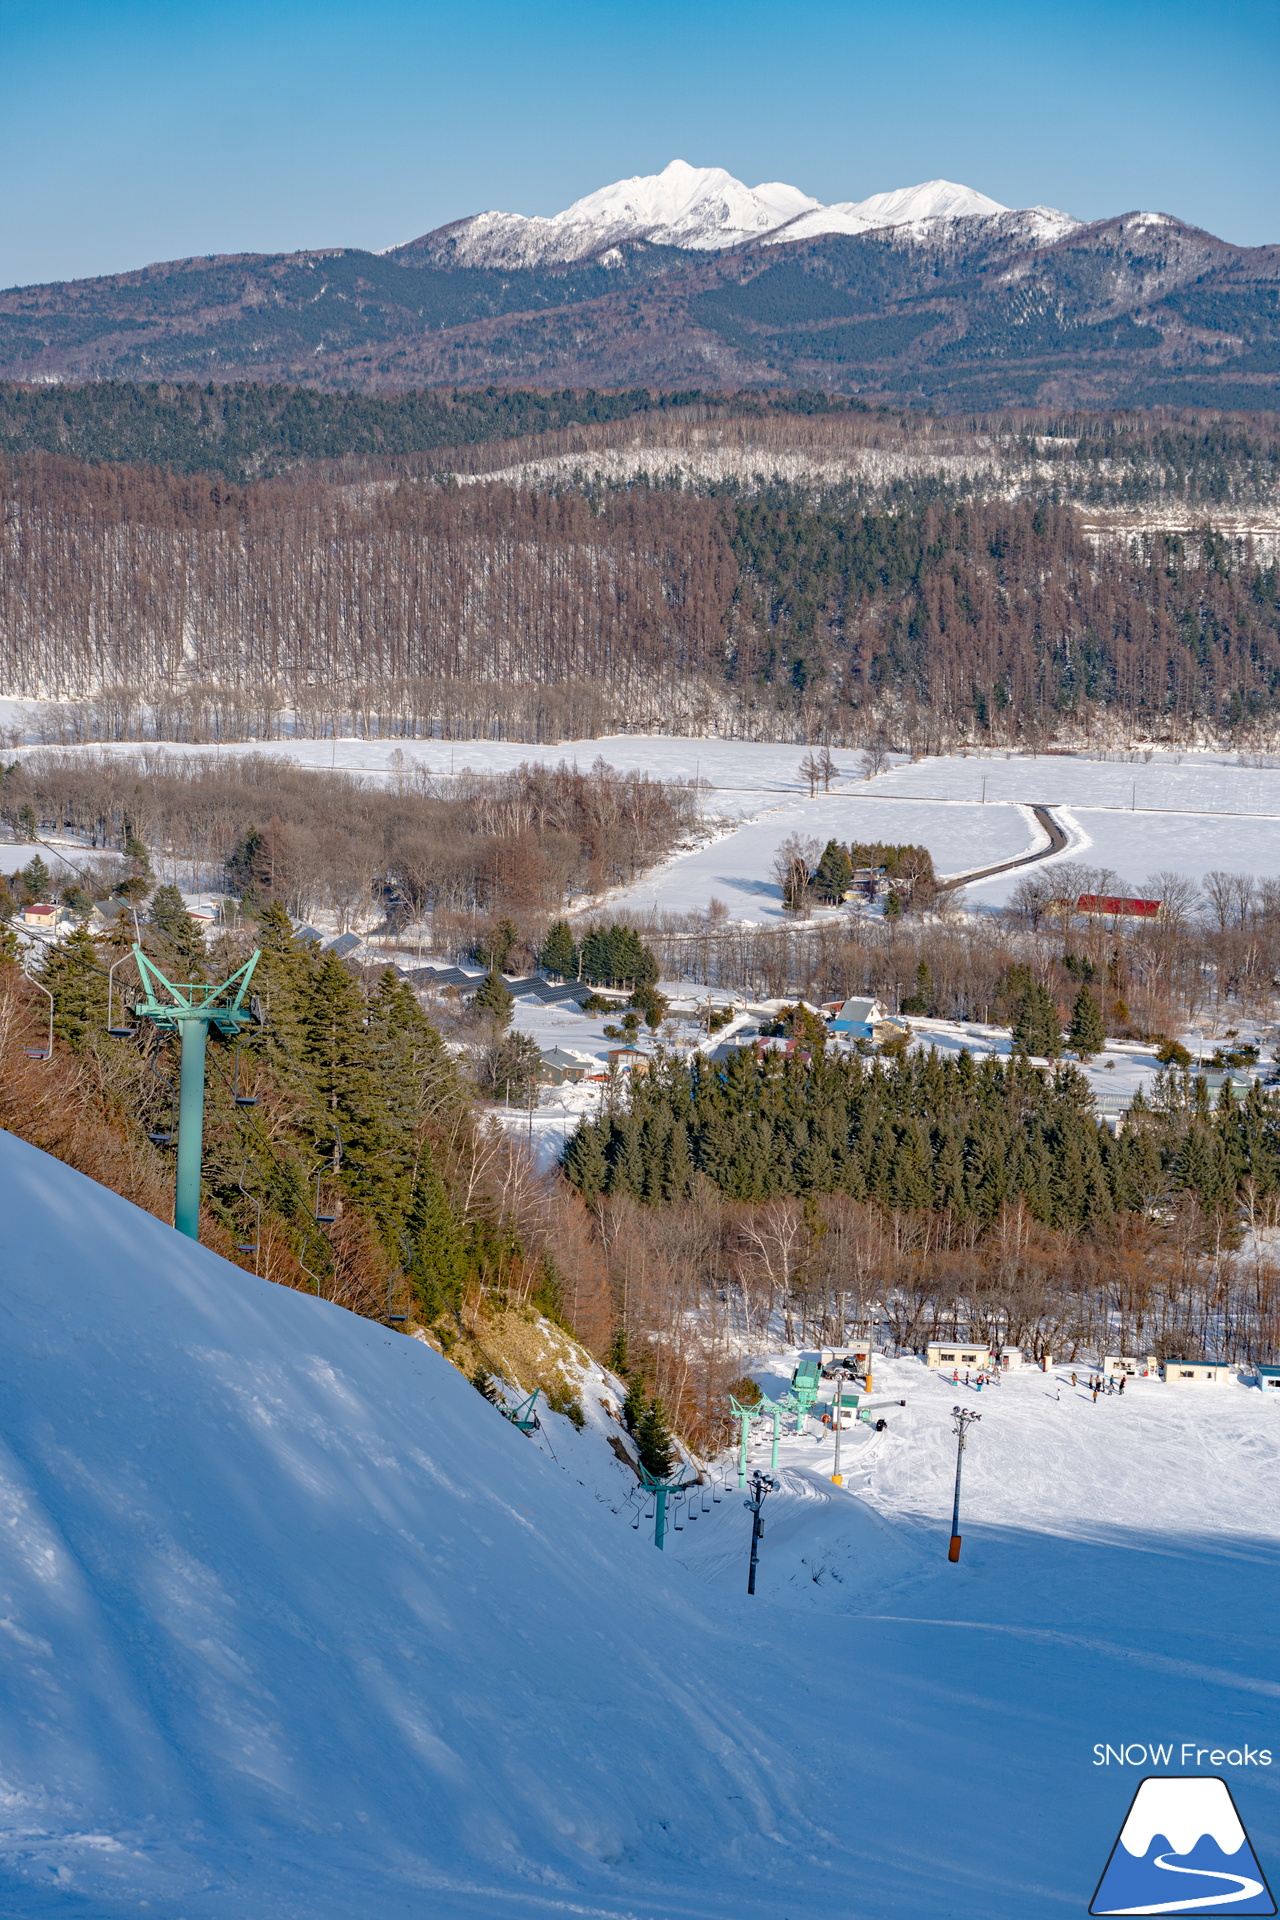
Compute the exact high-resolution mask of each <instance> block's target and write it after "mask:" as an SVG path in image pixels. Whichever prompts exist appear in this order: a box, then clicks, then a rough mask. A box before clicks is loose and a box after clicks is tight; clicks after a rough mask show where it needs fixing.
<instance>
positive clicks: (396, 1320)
mask: <svg viewBox="0 0 1280 1920" xmlns="http://www.w3.org/2000/svg"><path fill="white" fill-rule="evenodd" d="M408 1318H409V1316H408V1314H407V1313H389V1314H388V1315H387V1325H388V1326H389V1327H398V1326H402V1325H403V1324H404V1322H405V1321H406V1320H407V1319H408Z"/></svg>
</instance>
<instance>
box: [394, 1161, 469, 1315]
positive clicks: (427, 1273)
mask: <svg viewBox="0 0 1280 1920" xmlns="http://www.w3.org/2000/svg"><path fill="white" fill-rule="evenodd" d="M406 1228H407V1232H408V1239H409V1245H410V1248H411V1250H412V1256H411V1258H410V1260H409V1263H408V1265H407V1267H406V1269H405V1271H406V1273H407V1275H408V1278H409V1282H410V1285H411V1286H412V1288H413V1292H414V1298H415V1299H416V1300H417V1302H418V1307H419V1310H420V1311H421V1314H422V1317H423V1319H424V1320H426V1321H427V1322H430V1321H432V1320H435V1319H437V1318H438V1317H439V1315H440V1314H441V1313H443V1312H445V1311H446V1310H448V1309H457V1308H459V1307H460V1306H461V1305H462V1294H463V1289H464V1288H465V1286H466V1282H467V1256H466V1248H465V1245H464V1242H463V1237H462V1234H461V1232H460V1230H459V1227H458V1223H457V1221H456V1219H455V1218H454V1214H453V1209H452V1208H451V1207H450V1205H449V1197H448V1195H447V1194H446V1192H445V1190H444V1182H443V1181H442V1180H441V1178H440V1176H439V1174H438V1173H437V1172H436V1169H435V1167H434V1166H433V1165H432V1163H431V1160H430V1158H429V1157H428V1156H426V1155H424V1156H423V1160H422V1164H421V1166H420V1167H419V1169H418V1177H417V1180H416V1182H415V1184H414V1191H413V1200H412V1203H411V1205H410V1208H409V1216H408V1219H407V1221H406Z"/></svg>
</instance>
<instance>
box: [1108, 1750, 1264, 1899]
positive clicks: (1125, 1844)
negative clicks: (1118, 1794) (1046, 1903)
mask: <svg viewBox="0 0 1280 1920" xmlns="http://www.w3.org/2000/svg"><path fill="white" fill-rule="evenodd" d="M1089 1911H1090V1913H1092V1914H1116V1913H1165V1914H1174V1915H1178V1914H1186V1915H1192V1914H1202V1913H1239V1914H1274V1913H1275V1911H1276V1903H1275V1901H1274V1900H1273V1899H1272V1898H1271V1892H1270V1889H1269V1888H1268V1886H1267V1883H1266V1879H1265V1878H1264V1876H1263V1872H1262V1868H1261V1867H1260V1866H1259V1865H1258V1860H1257V1855H1256V1854H1255V1853H1254V1851H1253V1847H1252V1845H1251V1844H1250V1841H1249V1836H1248V1834H1247V1833H1246V1832H1245V1830H1244V1823H1243V1821H1242V1820H1241V1818H1240V1815H1239V1814H1238V1813H1237V1812H1236V1803H1235V1801H1234V1800H1233V1799H1232V1798H1231V1792H1230V1789H1229V1788H1228V1786H1227V1783H1226V1781H1225V1780H1220V1779H1219V1778H1218V1777H1217V1776H1216V1775H1201V1776H1199V1777H1198V1778H1193V1779H1180V1780H1157V1779H1149V1780H1144V1781H1143V1782H1142V1784H1141V1786H1140V1787H1139V1788H1138V1791H1137V1792H1136V1793H1135V1794H1134V1796H1133V1805H1132V1806H1131V1807H1130V1808H1129V1811H1128V1813H1127V1814H1126V1815H1125V1822H1124V1825H1123V1826H1122V1827H1121V1829H1120V1833H1119V1836H1118V1838H1117V1840H1116V1843H1115V1845H1114V1847H1112V1849H1111V1858H1110V1859H1109V1860H1108V1861H1107V1865H1106V1869H1105V1871H1104V1873H1103V1875H1102V1878H1101V1880H1099V1882H1098V1890H1097V1892H1096V1893H1095V1894H1094V1896H1093V1899H1092V1900H1091V1901H1090V1903H1089Z"/></svg>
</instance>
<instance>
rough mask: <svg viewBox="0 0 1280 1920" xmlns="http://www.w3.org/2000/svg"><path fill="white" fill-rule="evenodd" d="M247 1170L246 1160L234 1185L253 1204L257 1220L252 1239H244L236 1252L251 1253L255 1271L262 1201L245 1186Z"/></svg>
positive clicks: (260, 1245) (260, 1228) (260, 1242)
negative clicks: (243, 1242)
mask: <svg viewBox="0 0 1280 1920" xmlns="http://www.w3.org/2000/svg"><path fill="white" fill-rule="evenodd" d="M248 1170H249V1162H248V1161H247V1160H246V1161H245V1162H244V1164H243V1166H242V1167H241V1168H240V1177H239V1178H238V1180H237V1181H236V1185H237V1186H238V1187H239V1189H240V1191H241V1193H242V1194H243V1195H244V1197H245V1199H246V1200H249V1201H252V1203H253V1206H254V1208H255V1210H256V1212H257V1216H258V1220H257V1225H256V1226H255V1227H254V1230H253V1239H252V1240H251V1241H246V1242H245V1244H244V1245H243V1246H240V1247H237V1248H236V1252H237V1253H251V1254H252V1255H253V1270H254V1272H255V1273H256V1272H257V1271H258V1255H259V1253H260V1252H261V1251H262V1202H261V1200H259V1198H258V1196H257V1194H256V1193H250V1191H249V1189H248V1187H246V1185H245V1183H244V1176H245V1174H246V1173H247V1172H248Z"/></svg>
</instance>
